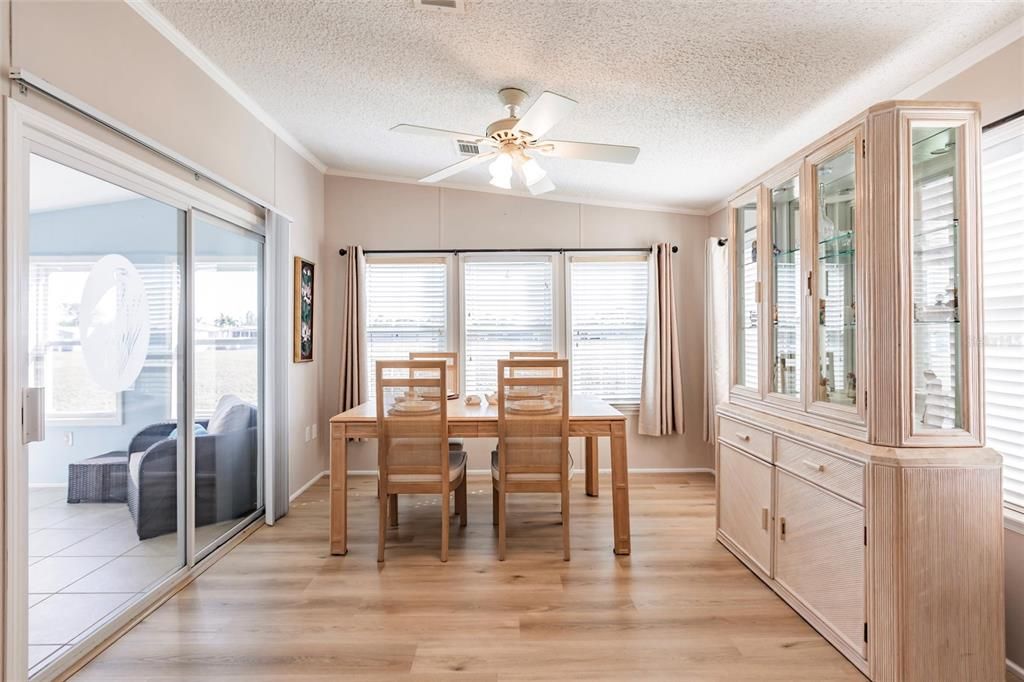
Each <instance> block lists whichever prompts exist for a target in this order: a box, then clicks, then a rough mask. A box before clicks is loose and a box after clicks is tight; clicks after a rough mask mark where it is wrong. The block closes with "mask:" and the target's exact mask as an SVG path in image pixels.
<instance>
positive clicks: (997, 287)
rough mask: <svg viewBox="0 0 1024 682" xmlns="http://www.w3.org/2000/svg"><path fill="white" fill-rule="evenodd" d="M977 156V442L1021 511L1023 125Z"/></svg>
mask: <svg viewBox="0 0 1024 682" xmlns="http://www.w3.org/2000/svg"><path fill="white" fill-rule="evenodd" d="M982 142H983V145H982V146H983V157H982V229H983V232H982V244H983V246H982V249H983V253H984V271H983V272H984V292H985V293H984V295H985V435H986V440H987V443H988V446H989V447H992V448H995V449H996V450H998V451H999V452H1001V453H1002V455H1003V476H1004V479H1003V485H1004V488H1005V494H1004V499H1005V501H1006V506H1007V507H1012V508H1015V509H1016V510H1017V511H1024V269H1022V268H1021V254H1022V253H1024V119H1021V118H1018V119H1016V120H1015V121H1013V122H1011V123H1008V124H1004V125H1001V126H999V127H997V128H993V129H991V130H989V131H987V132H986V133H985V135H984V139H983V141H982Z"/></svg>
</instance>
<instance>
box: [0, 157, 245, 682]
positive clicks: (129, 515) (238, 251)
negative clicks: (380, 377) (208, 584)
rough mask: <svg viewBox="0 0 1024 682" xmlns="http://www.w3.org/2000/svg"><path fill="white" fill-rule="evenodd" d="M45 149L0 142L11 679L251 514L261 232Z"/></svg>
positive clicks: (54, 663)
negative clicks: (7, 166) (4, 162)
mask: <svg viewBox="0 0 1024 682" xmlns="http://www.w3.org/2000/svg"><path fill="white" fill-rule="evenodd" d="M59 146H60V145H55V146H54V147H53V148H51V147H48V146H45V145H42V144H37V143H34V142H31V143H26V144H25V145H24V147H21V148H16V149H15V152H13V153H14V154H15V155H19V154H23V161H24V167H23V169H22V170H23V172H20V171H19V172H16V173H15V177H14V181H13V182H12V187H14V188H15V189H14V191H13V193H14V194H15V201H16V202H19V205H24V207H25V211H24V213H23V214H21V215H16V218H15V220H13V221H12V223H13V224H12V226H11V234H12V238H11V239H10V240H9V242H8V244H9V254H8V256H7V264H8V266H9V268H10V270H11V271H12V272H13V273H15V274H13V275H12V278H11V279H9V280H8V281H9V282H10V281H20V282H23V283H24V285H23V286H21V287H16V286H11V287H9V288H8V294H7V301H6V306H7V310H8V311H10V318H11V321H9V323H8V329H9V330H10V336H11V338H13V339H14V341H12V342H11V343H10V348H8V349H7V353H8V355H7V361H8V364H9V365H10V366H11V368H12V372H13V376H14V378H13V379H11V380H10V381H9V382H8V385H7V386H8V388H9V389H10V390H11V391H12V395H15V396H17V395H19V394H20V395H21V396H22V402H23V404H24V408H25V410H24V418H23V419H21V418H20V415H19V420H18V421H15V420H14V418H13V416H12V414H14V413H12V412H9V413H8V420H7V431H8V432H9V433H11V434H17V436H20V437H17V436H10V437H9V439H8V441H7V442H8V444H9V446H10V447H8V448H5V455H4V456H5V458H6V459H5V465H6V466H5V470H6V472H5V473H6V475H7V481H6V493H7V494H6V496H5V497H6V500H5V504H6V511H7V519H8V522H7V524H6V534H5V537H4V543H5V551H6V556H7V558H8V560H7V565H8V566H10V569H9V570H8V571H7V576H6V578H5V580H6V584H5V586H4V588H5V591H6V593H7V598H6V608H7V613H6V616H7V617H6V623H5V632H6V634H7V636H6V637H4V638H3V641H4V646H5V647H6V653H7V657H6V658H7V662H6V666H7V668H6V670H7V673H8V674H9V676H11V677H12V679H24V678H25V677H27V676H32V675H36V674H39V673H42V672H44V671H45V673H44V674H45V675H46V676H50V675H52V674H56V673H59V672H60V671H61V670H62V669H63V668H64V667H66V665H67V664H68V662H69V661H71V660H73V659H74V658H75V657H76V655H79V654H81V653H84V652H85V651H87V650H88V649H90V648H91V647H93V646H95V644H96V643H97V642H98V641H99V640H101V639H102V638H103V637H105V636H107V635H109V633H111V632H112V631H113V630H114V629H115V628H116V627H118V626H119V625H121V624H123V623H124V622H126V621H127V620H128V619H130V618H131V617H132V616H133V615H135V614H137V613H139V612H140V611H141V610H142V609H143V608H144V607H145V606H146V605H147V603H149V602H151V601H152V600H153V599H154V598H156V596H158V592H162V591H166V589H168V588H170V587H172V586H173V582H174V581H175V580H178V579H181V578H182V577H183V576H184V571H185V570H186V569H187V568H189V567H191V566H193V565H194V564H195V563H196V562H198V561H200V560H202V559H203V558H204V557H206V556H207V555H208V554H210V553H211V552H212V551H214V550H215V549H216V548H217V547H219V546H220V545H222V544H223V543H224V542H226V541H227V540H228V539H230V538H231V537H232V536H233V535H234V534H235V533H237V532H238V531H239V530H241V529H242V528H243V527H244V526H245V525H247V524H248V523H249V522H251V521H252V520H254V519H256V518H258V516H259V515H260V514H262V513H263V510H264V485H265V483H264V437H263V432H264V413H263V405H264V377H263V374H264V371H263V368H264V333H265V325H264V313H263V311H264V299H265V292H264V280H265V277H264V271H265V240H264V236H263V234H262V233H261V230H260V229H259V227H258V224H257V223H256V222H255V220H253V221H250V222H247V223H245V224H246V226H244V227H243V226H242V223H244V222H245V221H243V220H241V219H240V220H239V223H238V224H236V223H235V222H233V221H228V220H226V219H224V218H222V217H215V216H214V215H213V214H212V213H205V212H202V211H200V210H199V209H198V208H196V207H195V205H194V204H192V202H191V201H190V199H189V196H188V195H186V194H182V193H175V192H174V191H169V190H168V189H167V187H166V186H163V185H159V184H158V183H156V182H153V181H150V179H149V177H148V176H147V175H146V174H145V173H143V172H139V173H137V174H132V173H129V172H123V173H122V172H114V169H113V167H112V165H111V164H109V163H105V162H104V161H103V159H101V158H93V157H92V156H90V155H89V154H87V153H84V152H81V151H80V150H74V152H73V153H68V152H67V151H65V150H64V149H59V148H58V147H59ZM12 167H14V168H16V169H17V168H18V165H17V164H14V165H13V166H12ZM121 170H123V169H121ZM154 172H155V171H154ZM18 195H20V196H21V199H18V198H17V196H18ZM224 215H232V213H231V211H230V210H225V211H224ZM22 422H23V423H22Z"/></svg>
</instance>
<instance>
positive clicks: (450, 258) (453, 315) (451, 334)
mask: <svg viewBox="0 0 1024 682" xmlns="http://www.w3.org/2000/svg"><path fill="white" fill-rule="evenodd" d="M365 260H366V266H367V267H369V266H370V265H371V264H374V263H376V264H384V265H386V264H389V263H394V264H405V263H415V262H416V261H424V260H429V261H430V262H438V261H443V262H444V267H445V310H446V314H445V348H444V350H445V351H447V352H451V351H453V350H456V349H457V348H458V341H457V339H456V337H455V334H456V333H457V332H458V331H460V330H461V328H462V326H461V324H459V321H460V318H459V310H460V309H461V308H460V306H459V298H458V296H457V295H456V293H457V292H458V291H459V289H458V288H457V287H455V286H453V275H454V274H455V273H456V269H455V255H454V254H438V253H427V252H422V253H403V254H386V253H382V254H372V253H371V254H367V255H366V256H365ZM458 273H459V274H460V275H461V270H459V271H458ZM460 279H461V277H460ZM366 295H367V296H370V292H369V291H367V292H366ZM366 355H367V358H366V365H367V366H366V368H365V369H366V371H367V372H368V374H367V375H366V376H367V383H366V385H367V392H368V398H369V399H371V400H372V398H373V397H374V394H372V393H369V387H370V377H372V376H375V374H374V373H375V372H376V368H375V367H373V366H371V365H370V353H369V349H367V354H366ZM397 359H402V358H397ZM462 374H463V372H462V371H461V368H460V378H459V381H460V382H462V383H464V381H463V378H462V376H461V375H462ZM459 390H460V391H461V390H462V387H461V386H460V387H459Z"/></svg>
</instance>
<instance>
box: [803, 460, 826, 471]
mask: <svg viewBox="0 0 1024 682" xmlns="http://www.w3.org/2000/svg"><path fill="white" fill-rule="evenodd" d="M804 464H806V465H807V466H809V467H811V468H812V469H814V470H816V471H817V472H818V473H819V474H823V473H825V465H824V464H818V463H817V462H812V461H811V460H809V459H805V460H804Z"/></svg>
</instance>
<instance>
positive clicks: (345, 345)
mask: <svg viewBox="0 0 1024 682" xmlns="http://www.w3.org/2000/svg"><path fill="white" fill-rule="evenodd" d="M345 265H346V268H345V289H344V291H343V292H342V296H344V301H345V306H344V312H343V315H342V322H341V390H340V393H339V396H338V407H339V408H340V409H341V411H342V412H344V411H345V410H350V409H352V408H353V407H355V406H356V405H359V404H360V403H364V402H366V387H367V380H368V377H366V376H365V374H366V371H365V367H366V258H365V257H364V256H363V247H361V246H349V247H348V256H347V260H346V263H345Z"/></svg>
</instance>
